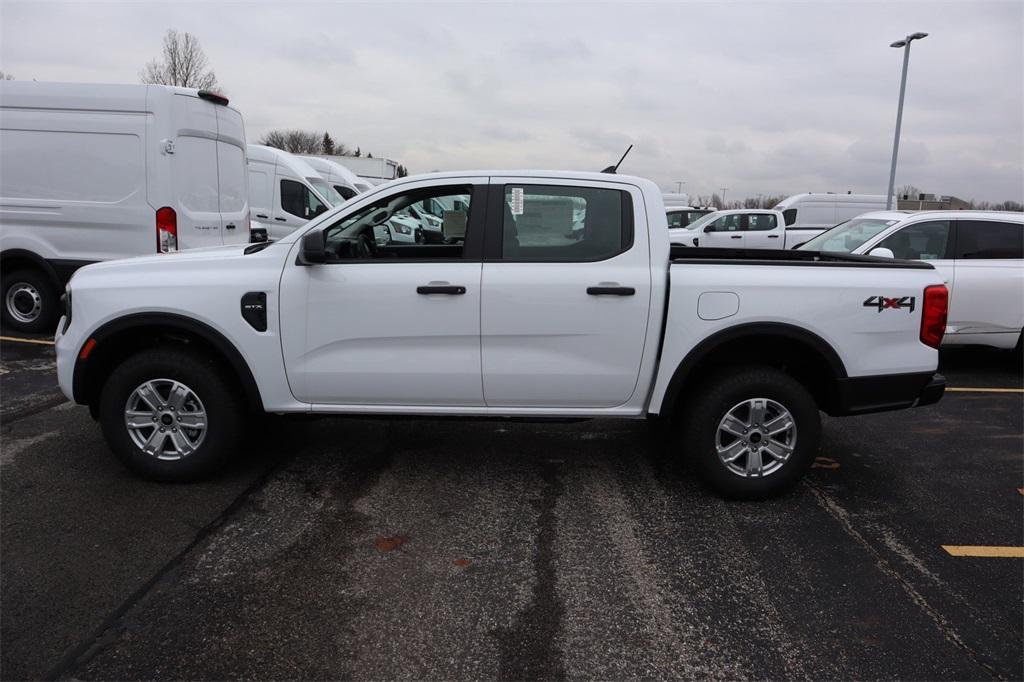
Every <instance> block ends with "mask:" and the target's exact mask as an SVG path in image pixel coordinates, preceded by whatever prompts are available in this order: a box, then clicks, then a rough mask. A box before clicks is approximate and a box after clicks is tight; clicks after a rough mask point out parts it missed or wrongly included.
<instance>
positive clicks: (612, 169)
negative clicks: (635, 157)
mask: <svg viewBox="0 0 1024 682" xmlns="http://www.w3.org/2000/svg"><path fill="white" fill-rule="evenodd" d="M632 148H633V145H629V148H628V149H626V151H625V152H623V153H622V158H621V159H619V162H618V163H617V164H615V165H614V166H608V167H607V168H605V169H604V170H603V171H601V172H602V173H612V174H614V173H615V171H617V170H619V166H621V165H622V160H623V159H625V158H626V154H628V153H629V151H630V149H632Z"/></svg>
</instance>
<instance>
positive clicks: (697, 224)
mask: <svg viewBox="0 0 1024 682" xmlns="http://www.w3.org/2000/svg"><path fill="white" fill-rule="evenodd" d="M721 215H722V212H721V211H712V212H711V213H705V214H704V215H702V216H701V217H700V218H697V219H696V220H694V221H693V222H692V223H690V224H689V225H686V226H685V227H684V228H683V229H684V230H699V229H700V228H702V227H704V226H705V225H707V224H708V223H710V222H714V220H715V219H716V218H718V217H720V216H721Z"/></svg>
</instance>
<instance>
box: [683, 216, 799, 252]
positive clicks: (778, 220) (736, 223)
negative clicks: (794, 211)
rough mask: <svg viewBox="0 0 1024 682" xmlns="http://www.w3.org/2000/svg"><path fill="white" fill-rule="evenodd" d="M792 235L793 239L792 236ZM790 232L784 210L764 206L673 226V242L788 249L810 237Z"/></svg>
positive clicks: (695, 244) (738, 247)
mask: <svg viewBox="0 0 1024 682" xmlns="http://www.w3.org/2000/svg"><path fill="white" fill-rule="evenodd" d="M791 238H792V239H791ZM793 239H795V237H793V235H789V234H787V233H786V225H785V222H784V221H783V218H782V213H781V212H779V211H772V210H768V209H764V208H749V209H748V208H743V209H730V210H727V211H715V212H714V213H708V214H706V215H703V216H701V217H699V218H697V219H696V220H694V221H693V222H691V223H690V224H689V225H687V226H685V227H675V228H673V226H672V225H671V224H670V225H669V241H671V242H672V243H673V244H681V245H683V246H700V247H702V248H708V247H710V248H724V249H787V248H792V247H793V246H795V245H797V244H799V243H802V242H804V241H806V240H807V237H800V238H799V240H798V241H795V242H794V241H793Z"/></svg>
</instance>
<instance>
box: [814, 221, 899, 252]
mask: <svg viewBox="0 0 1024 682" xmlns="http://www.w3.org/2000/svg"><path fill="white" fill-rule="evenodd" d="M897 222H899V221H898V220H882V219H880V218H854V219H853V220H847V221H846V222H845V223H839V224H838V225H836V226H835V227H833V228H832V229H831V230H828V231H826V232H822V233H821V234H819V235H818V236H817V237H815V238H814V239H811V240H810V241H807V242H804V243H803V244H802V245H800V247H799V249H800V250H801V251H835V252H839V253H851V252H852V251H853V250H854V249H856V248H857V247H858V246H862V245H863V244H864V242H866V241H868V240H869V239H871V238H872V237H874V236H875V235H877V234H879V233H880V232H881V231H882V230H884V229H886V228H887V227H889V226H891V225H895V224H896V223H897Z"/></svg>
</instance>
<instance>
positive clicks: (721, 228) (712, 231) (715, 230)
mask: <svg viewBox="0 0 1024 682" xmlns="http://www.w3.org/2000/svg"><path fill="white" fill-rule="evenodd" d="M744 236H745V233H744V232H743V214H742V213H731V214H729V215H724V216H722V217H721V218H719V219H717V220H715V221H714V222H712V223H711V224H709V225H705V226H704V232H703V233H702V234H701V235H700V236H699V237H698V239H699V241H698V244H699V245H700V246H709V247H714V248H719V249H741V248H743V245H744V243H745V241H746V240H745V239H744Z"/></svg>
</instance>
